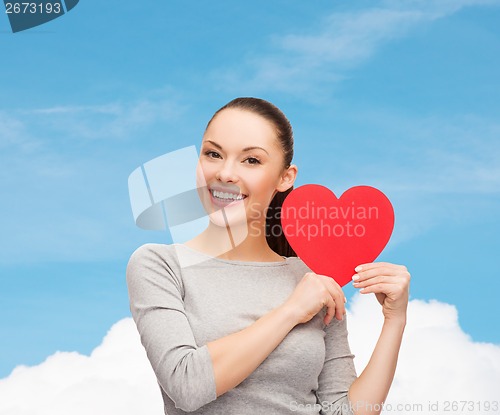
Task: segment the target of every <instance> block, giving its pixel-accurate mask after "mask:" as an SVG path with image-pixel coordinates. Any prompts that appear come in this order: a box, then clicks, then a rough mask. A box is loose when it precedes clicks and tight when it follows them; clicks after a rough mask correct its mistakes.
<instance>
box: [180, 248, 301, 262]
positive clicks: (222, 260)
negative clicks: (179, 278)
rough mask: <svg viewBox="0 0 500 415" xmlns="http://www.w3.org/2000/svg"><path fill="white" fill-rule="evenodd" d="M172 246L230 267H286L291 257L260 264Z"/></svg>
mask: <svg viewBox="0 0 500 415" xmlns="http://www.w3.org/2000/svg"><path fill="white" fill-rule="evenodd" d="M173 245H175V246H181V247H183V248H184V249H186V250H188V251H190V252H193V253H195V254H197V255H201V256H204V257H207V258H210V259H212V260H214V261H217V262H223V263H226V264H232V265H254V266H258V267H271V266H283V265H287V264H288V263H289V261H290V258H291V257H286V256H283V255H282V256H283V258H285V260H284V261H267V262H260V261H238V260H235V259H223V258H217V257H214V256H212V255H209V254H206V253H204V252H201V251H197V250H196V249H193V248H191V247H189V246H187V245H184V244H180V243H174V244H173Z"/></svg>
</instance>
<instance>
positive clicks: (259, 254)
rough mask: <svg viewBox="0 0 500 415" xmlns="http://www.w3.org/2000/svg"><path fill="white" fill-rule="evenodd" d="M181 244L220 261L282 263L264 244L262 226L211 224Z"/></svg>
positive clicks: (264, 237) (263, 225)
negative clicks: (221, 225) (222, 225)
mask: <svg viewBox="0 0 500 415" xmlns="http://www.w3.org/2000/svg"><path fill="white" fill-rule="evenodd" d="M184 245H186V246H187V247H189V248H192V249H195V250H197V251H200V252H203V253H206V254H208V255H210V256H213V257H217V258H221V259H228V260H235V261H257V262H268V261H269V262H273V261H282V260H283V257H281V256H280V255H278V254H277V253H276V252H274V251H273V250H272V249H271V248H270V247H269V245H268V244H267V241H266V234H265V223H264V224H256V223H253V224H252V226H247V225H246V224H245V225H244V227H243V226H239V227H238V226H231V227H230V228H229V227H227V228H226V227H220V226H217V225H214V224H213V223H212V222H210V223H209V225H208V227H207V229H205V230H204V231H203V232H202V233H200V234H199V235H197V236H196V237H194V238H193V239H190V240H189V241H187V242H185V243H184Z"/></svg>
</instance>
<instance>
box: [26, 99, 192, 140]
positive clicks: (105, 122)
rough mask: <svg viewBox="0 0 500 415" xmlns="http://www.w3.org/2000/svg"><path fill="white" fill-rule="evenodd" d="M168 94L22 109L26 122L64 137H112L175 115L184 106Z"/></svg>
mask: <svg viewBox="0 0 500 415" xmlns="http://www.w3.org/2000/svg"><path fill="white" fill-rule="evenodd" d="M172 94H173V92H172V93H170V94H168V92H167V91H165V93H164V94H161V95H159V94H157V95H159V96H151V97H144V98H141V99H137V100H134V101H127V102H123V101H115V102H107V103H103V104H97V105H58V106H53V107H47V108H37V109H30V110H23V111H20V113H21V114H22V115H23V117H29V120H30V123H31V124H34V125H40V126H42V127H43V128H45V129H49V130H52V131H53V132H55V133H56V134H61V133H62V134H64V137H65V138H69V137H72V138H77V139H79V140H81V139H116V138H124V137H128V136H130V134H131V133H132V132H134V131H137V130H141V131H144V130H143V129H144V127H146V126H148V125H151V124H153V123H156V122H169V121H172V120H174V119H176V118H177V117H179V116H180V115H181V114H182V113H183V111H184V109H185V107H184V106H183V105H182V104H180V103H179V102H177V99H176V98H172V96H171V95H172Z"/></svg>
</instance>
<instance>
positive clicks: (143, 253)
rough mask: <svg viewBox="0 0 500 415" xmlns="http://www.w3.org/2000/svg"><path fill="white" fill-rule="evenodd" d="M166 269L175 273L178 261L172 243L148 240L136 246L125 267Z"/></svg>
mask: <svg viewBox="0 0 500 415" xmlns="http://www.w3.org/2000/svg"><path fill="white" fill-rule="evenodd" d="M130 268H141V269H147V270H162V271H163V270H166V271H168V273H169V274H174V275H177V274H178V273H179V272H178V271H179V261H178V258H177V253H176V249H175V246H174V244H161V243H154V242H148V243H145V244H143V245H141V246H139V247H138V248H136V249H135V250H134V251H133V252H132V254H131V255H130V258H129V260H128V264H127V269H130Z"/></svg>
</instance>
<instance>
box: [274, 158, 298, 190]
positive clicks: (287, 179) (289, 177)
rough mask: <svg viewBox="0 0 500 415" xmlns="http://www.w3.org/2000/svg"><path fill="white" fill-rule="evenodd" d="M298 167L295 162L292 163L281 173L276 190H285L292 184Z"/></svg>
mask: <svg viewBox="0 0 500 415" xmlns="http://www.w3.org/2000/svg"><path fill="white" fill-rule="evenodd" d="M297 172H298V168H297V166H296V165H295V164H292V165H291V166H290V167H288V169H286V171H285V172H284V173H283V174H282V175H281V178H280V182H279V184H278V186H277V187H276V190H278V192H286V191H287V190H288V189H290V187H292V186H293V184H294V182H295V178H296V177H297Z"/></svg>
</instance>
